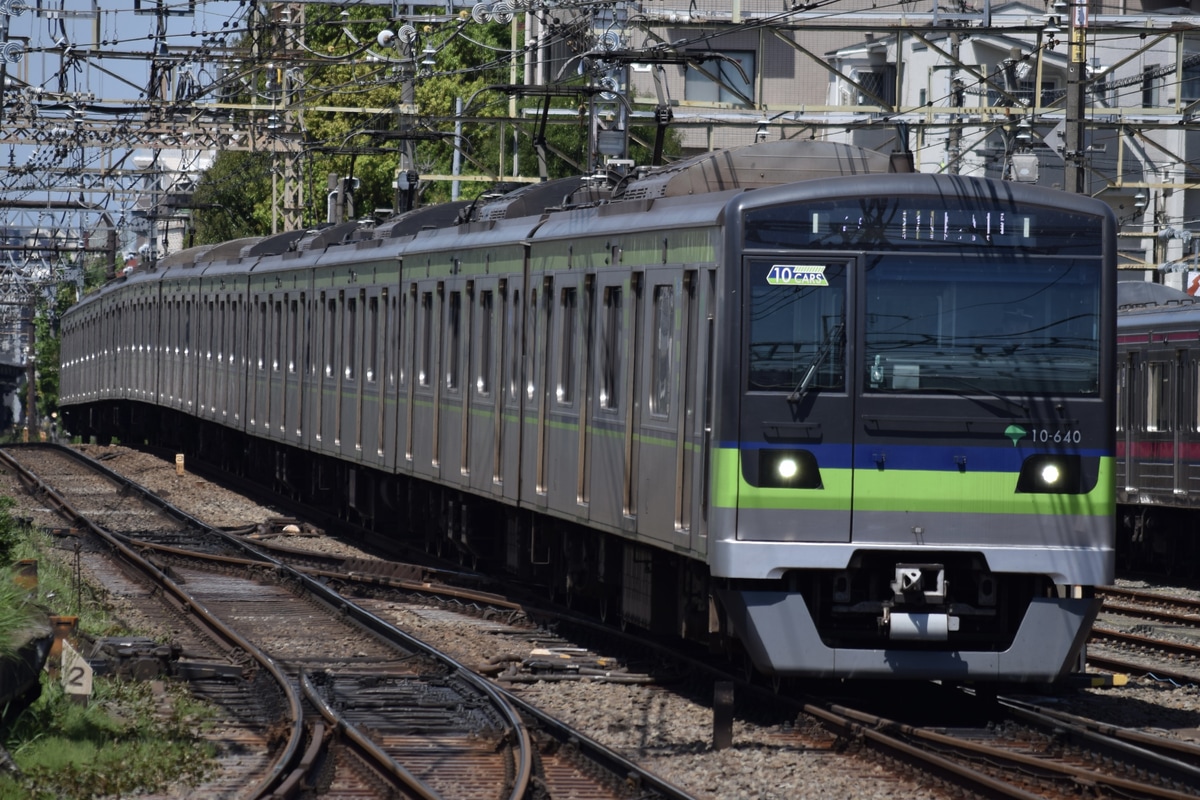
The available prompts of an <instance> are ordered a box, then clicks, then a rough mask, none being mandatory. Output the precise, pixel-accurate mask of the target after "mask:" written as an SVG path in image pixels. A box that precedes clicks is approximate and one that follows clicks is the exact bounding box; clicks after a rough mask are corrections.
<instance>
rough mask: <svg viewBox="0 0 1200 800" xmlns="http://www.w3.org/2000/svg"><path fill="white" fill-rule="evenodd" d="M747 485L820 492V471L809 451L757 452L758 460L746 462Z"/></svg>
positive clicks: (767, 450) (768, 450)
mask: <svg viewBox="0 0 1200 800" xmlns="http://www.w3.org/2000/svg"><path fill="white" fill-rule="evenodd" d="M742 463H743V467H744V473H745V478H746V481H747V483H750V484H751V485H753V486H765V487H769V488H773V489H820V488H821V470H820V468H819V467H818V466H817V458H816V456H814V455H813V454H812V453H811V452H810V451H808V450H793V449H786V450H773V449H764V450H759V451H758V457H757V458H750V459H745V458H744V459H743V461H742Z"/></svg>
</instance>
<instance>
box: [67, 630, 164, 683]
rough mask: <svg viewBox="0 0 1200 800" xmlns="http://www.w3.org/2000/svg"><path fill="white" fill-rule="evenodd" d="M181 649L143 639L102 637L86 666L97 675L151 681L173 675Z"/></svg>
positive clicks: (139, 637)
mask: <svg viewBox="0 0 1200 800" xmlns="http://www.w3.org/2000/svg"><path fill="white" fill-rule="evenodd" d="M181 650H182V648H181V647H180V646H179V645H178V644H159V643H157V642H155V641H154V640H153V639H149V638H147V637H144V636H127V637H119V636H106V637H104V638H102V639H97V640H96V643H95V644H94V645H93V646H92V653H91V655H90V656H89V657H88V663H89V664H91V666H92V669H93V670H94V671H95V673H96V674H97V675H115V676H117V677H119V678H132V679H134V680H142V681H146V680H151V679H152V678H158V677H161V676H164V675H174V674H175V666H176V663H177V662H178V661H179V654H180V652H181Z"/></svg>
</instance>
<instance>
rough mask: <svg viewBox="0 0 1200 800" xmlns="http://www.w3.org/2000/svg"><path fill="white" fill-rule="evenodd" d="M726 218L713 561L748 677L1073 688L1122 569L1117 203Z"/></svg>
mask: <svg viewBox="0 0 1200 800" xmlns="http://www.w3.org/2000/svg"><path fill="white" fill-rule="evenodd" d="M726 220H727V243H726V258H727V262H726V263H727V265H728V267H729V269H728V270H727V272H726V279H725V281H726V282H725V285H724V287H723V288H724V291H723V302H724V307H723V308H721V309H720V313H719V317H718V318H719V319H724V320H726V321H727V322H728V323H729V324H727V325H726V326H725V328H724V330H723V331H722V333H721V341H720V345H719V346H720V354H719V355H718V367H717V370H718V371H717V376H716V377H717V380H716V385H717V386H720V387H722V389H721V393H720V399H719V401H718V409H717V412H718V413H717V419H716V431H715V435H714V441H715V442H716V443H717V452H716V454H715V458H714V463H713V471H714V472H713V486H714V499H713V518H712V524H711V530H712V531H714V532H715V531H720V532H721V534H720V535H719V536H714V537H713V538H714V540H715V541H713V542H712V545H711V552H710V556H709V560H710V564H711V567H712V571H713V575H714V577H716V578H717V579H718V582H720V583H722V584H723V588H722V589H720V590H719V591H718V595H719V596H720V598H721V601H722V605H723V607H724V608H725V610H726V612H727V614H728V615H729V619H730V621H731V622H732V624H733V626H734V629H735V631H736V633H737V634H738V636H739V638H741V639H742V640H743V641H744V643H745V645H746V647H747V649H748V650H749V652H750V654H751V656H752V658H753V659H754V661H755V663H756V665H757V666H758V668H759V669H761V670H763V671H764V672H768V673H773V674H776V675H795V676H814V677H844V678H864V679H873V678H926V679H942V680H948V681H1020V682H1039V683H1042V682H1054V681H1056V680H1058V679H1061V678H1063V677H1065V676H1066V675H1067V674H1069V673H1070V672H1071V671H1072V670H1073V669H1075V668H1076V667H1077V666H1078V664H1079V662H1080V655H1081V653H1082V652H1083V647H1084V643H1085V640H1086V638H1087V635H1088V632H1089V630H1090V628H1091V624H1092V622H1093V620H1094V618H1095V615H1096V613H1097V611H1098V608H1099V601H1097V600H1095V599H1094V598H1093V587H1094V586H1096V585H1102V584H1105V583H1110V582H1111V581H1112V578H1113V569H1114V555H1113V553H1114V551H1113V543H1114V532H1113V527H1114V523H1113V513H1114V483H1113V450H1114V435H1113V430H1114V419H1113V408H1114V404H1113V391H1114V388H1113V374H1112V366H1111V365H1112V364H1113V354H1114V347H1115V333H1114V332H1115V322H1114V317H1115V300H1114V297H1115V279H1116V265H1115V258H1116V233H1115V221H1114V218H1113V215H1112V212H1111V211H1110V209H1109V208H1108V206H1107V205H1105V204H1103V203H1101V202H1098V201H1095V200H1092V199H1090V198H1087V197H1082V196H1076V195H1069V194H1065V193H1062V192H1057V191H1054V190H1047V189H1039V188H1035V187H1030V186H1026V185H1020V184H1012V183H1004V182H999V181H991V180H987V179H972V178H965V177H958V176H934V175H911V174H910V175H878V176H858V177H848V178H842V179H834V180H821V181H809V182H805V183H799V184H793V185H790V186H783V187H778V188H771V189H762V190H759V191H755V192H752V193H748V194H745V195H741V196H739V197H738V198H737V199H735V200H734V201H732V202H731V203H730V205H729V207H728V208H727V211H726Z"/></svg>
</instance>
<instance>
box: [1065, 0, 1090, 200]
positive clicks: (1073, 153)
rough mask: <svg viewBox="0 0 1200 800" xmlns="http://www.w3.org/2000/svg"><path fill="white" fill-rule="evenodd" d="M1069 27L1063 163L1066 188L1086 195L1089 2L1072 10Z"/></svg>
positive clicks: (1080, 0)
mask: <svg viewBox="0 0 1200 800" xmlns="http://www.w3.org/2000/svg"><path fill="white" fill-rule="evenodd" d="M1069 10H1070V12H1071V14H1070V21H1069V23H1068V25H1067V36H1068V51H1069V59H1068V61H1067V97H1066V100H1067V109H1066V125H1065V126H1064V130H1063V146H1064V148H1065V152H1064V153H1063V159H1064V160H1065V162H1066V168H1065V172H1064V175H1063V178H1064V180H1063V184H1064V185H1063V188H1064V189H1066V190H1067V191H1068V192H1075V193H1076V194H1083V193H1084V192H1085V191H1087V188H1086V186H1085V180H1084V178H1085V176H1084V142H1083V122H1084V119H1083V111H1084V109H1083V96H1084V91H1083V87H1084V81H1085V80H1086V78H1087V74H1086V69H1087V0H1076V1H1075V2H1074V3H1072V4H1071V5H1070V6H1069Z"/></svg>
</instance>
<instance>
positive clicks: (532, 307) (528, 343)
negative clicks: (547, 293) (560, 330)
mask: <svg viewBox="0 0 1200 800" xmlns="http://www.w3.org/2000/svg"><path fill="white" fill-rule="evenodd" d="M537 295H538V293H537V289H531V290H530V291H529V298H528V302H529V311H528V314H527V315H526V317H525V353H526V355H527V356H528V358H529V360H528V361H526V362H525V363H526V364H527V365H528V368H527V369H526V374H525V381H526V384H525V386H526V388H525V391H526V393H527V394H528V396H529V399H530V400H533V395H534V392H535V391H537V379H538V372H537V364H538V346H537V345H538V337H537V307H538V305H537Z"/></svg>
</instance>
